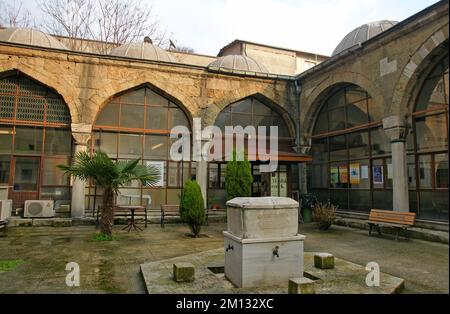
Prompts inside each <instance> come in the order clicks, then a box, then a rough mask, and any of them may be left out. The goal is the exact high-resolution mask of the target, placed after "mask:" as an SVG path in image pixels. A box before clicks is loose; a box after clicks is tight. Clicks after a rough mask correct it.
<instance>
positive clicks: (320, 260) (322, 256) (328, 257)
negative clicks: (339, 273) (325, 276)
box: [314, 253, 334, 269]
mask: <svg viewBox="0 0 450 314" xmlns="http://www.w3.org/2000/svg"><path fill="white" fill-rule="evenodd" d="M314 266H315V267H317V268H320V269H333V268H334V256H333V254H330V253H316V254H315V255H314Z"/></svg>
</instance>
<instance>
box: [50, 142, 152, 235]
mask: <svg viewBox="0 0 450 314" xmlns="http://www.w3.org/2000/svg"><path fill="white" fill-rule="evenodd" d="M139 162H140V159H136V160H130V161H118V162H117V163H115V162H113V161H112V160H111V159H110V158H109V157H108V155H107V154H106V153H104V152H102V151H95V152H94V153H93V154H92V156H91V155H90V154H89V153H87V152H79V153H77V155H76V156H75V160H74V162H73V165H72V166H67V165H58V168H59V169H61V170H63V171H64V173H65V174H66V175H70V176H72V177H74V178H77V179H80V180H83V181H88V180H90V179H92V180H93V181H94V184H95V185H96V186H97V187H99V188H101V189H103V191H104V193H103V206H102V209H101V233H102V234H105V235H106V236H108V237H111V236H112V226H113V219H114V210H113V207H114V199H115V198H116V197H117V195H118V193H119V189H120V188H121V187H123V186H124V185H126V184H128V183H130V182H132V181H135V180H138V181H140V182H141V183H142V185H143V186H154V185H155V184H156V183H157V182H158V181H159V178H160V173H159V170H158V169H157V168H155V167H152V166H143V165H140V164H139Z"/></svg>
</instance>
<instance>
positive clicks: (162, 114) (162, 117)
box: [145, 107, 169, 130]
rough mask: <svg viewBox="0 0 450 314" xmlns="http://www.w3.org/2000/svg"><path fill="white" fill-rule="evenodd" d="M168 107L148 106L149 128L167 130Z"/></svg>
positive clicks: (147, 127) (147, 126) (147, 125)
mask: <svg viewBox="0 0 450 314" xmlns="http://www.w3.org/2000/svg"><path fill="white" fill-rule="evenodd" d="M168 110H169V109H168V108H167V107H147V124H146V126H145V128H146V129H149V130H167V112H168Z"/></svg>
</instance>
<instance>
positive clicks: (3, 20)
mask: <svg viewBox="0 0 450 314" xmlns="http://www.w3.org/2000/svg"><path fill="white" fill-rule="evenodd" d="M0 26H1V27H31V26H32V18H31V13H30V11H29V10H27V9H24V8H23V2H22V1H16V0H13V1H11V0H9V1H8V3H5V1H0Z"/></svg>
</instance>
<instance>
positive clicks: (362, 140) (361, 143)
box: [347, 131, 369, 159]
mask: <svg viewBox="0 0 450 314" xmlns="http://www.w3.org/2000/svg"><path fill="white" fill-rule="evenodd" d="M347 140H348V152H349V158H351V159H355V158H362V157H365V156H369V133H368V132H367V131H364V132H357V133H351V134H347Z"/></svg>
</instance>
